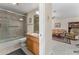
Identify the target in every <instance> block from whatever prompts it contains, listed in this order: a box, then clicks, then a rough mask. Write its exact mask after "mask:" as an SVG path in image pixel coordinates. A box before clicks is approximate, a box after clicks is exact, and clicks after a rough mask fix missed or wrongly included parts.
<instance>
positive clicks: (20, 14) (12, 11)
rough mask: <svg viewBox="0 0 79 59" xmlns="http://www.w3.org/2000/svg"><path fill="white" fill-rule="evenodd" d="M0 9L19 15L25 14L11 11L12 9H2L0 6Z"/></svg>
mask: <svg viewBox="0 0 79 59" xmlns="http://www.w3.org/2000/svg"><path fill="white" fill-rule="evenodd" d="M0 10H4V11H7V12H10V13H14V14H17V15H20V16H25V15H23V14H20V13H16V12H13V11H9V10H6V9H3V8H0Z"/></svg>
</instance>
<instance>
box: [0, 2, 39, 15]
mask: <svg viewBox="0 0 79 59" xmlns="http://www.w3.org/2000/svg"><path fill="white" fill-rule="evenodd" d="M0 8H3V9H6V10H9V11H13V12H17V13H20V14H24V13H27V12H30V11H32V10H33V9H36V8H38V4H37V3H17V4H12V3H0Z"/></svg>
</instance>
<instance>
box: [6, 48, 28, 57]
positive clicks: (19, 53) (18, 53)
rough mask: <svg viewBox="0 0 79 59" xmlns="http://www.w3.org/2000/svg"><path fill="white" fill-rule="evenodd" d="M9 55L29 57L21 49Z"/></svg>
mask: <svg viewBox="0 0 79 59" xmlns="http://www.w3.org/2000/svg"><path fill="white" fill-rule="evenodd" d="M7 55H27V54H26V53H25V52H24V51H23V50H22V49H21V48H20V49H18V50H15V51H13V52H11V53H9V54H7Z"/></svg>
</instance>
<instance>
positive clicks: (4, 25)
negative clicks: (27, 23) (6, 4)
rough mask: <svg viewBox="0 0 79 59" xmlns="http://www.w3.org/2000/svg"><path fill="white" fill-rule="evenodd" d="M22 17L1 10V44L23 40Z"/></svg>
mask: <svg viewBox="0 0 79 59" xmlns="http://www.w3.org/2000/svg"><path fill="white" fill-rule="evenodd" d="M20 18H22V16H20V15H17V14H14V13H10V12H7V11H3V10H0V42H4V41H8V40H14V39H16V38H21V37H23V35H24V32H23V30H24V29H23V28H24V27H23V22H24V21H20V20H19V19H20Z"/></svg>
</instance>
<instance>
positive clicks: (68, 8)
mask: <svg viewBox="0 0 79 59" xmlns="http://www.w3.org/2000/svg"><path fill="white" fill-rule="evenodd" d="M0 8H3V9H6V10H9V11H13V12H17V13H20V14H24V13H28V12H30V11H32V10H34V9H36V8H38V4H37V3H17V4H12V3H0ZM52 9H53V10H52V15H53V16H55V18H58V19H59V18H60V19H61V18H71V17H78V16H79V3H53V4H52Z"/></svg>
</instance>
